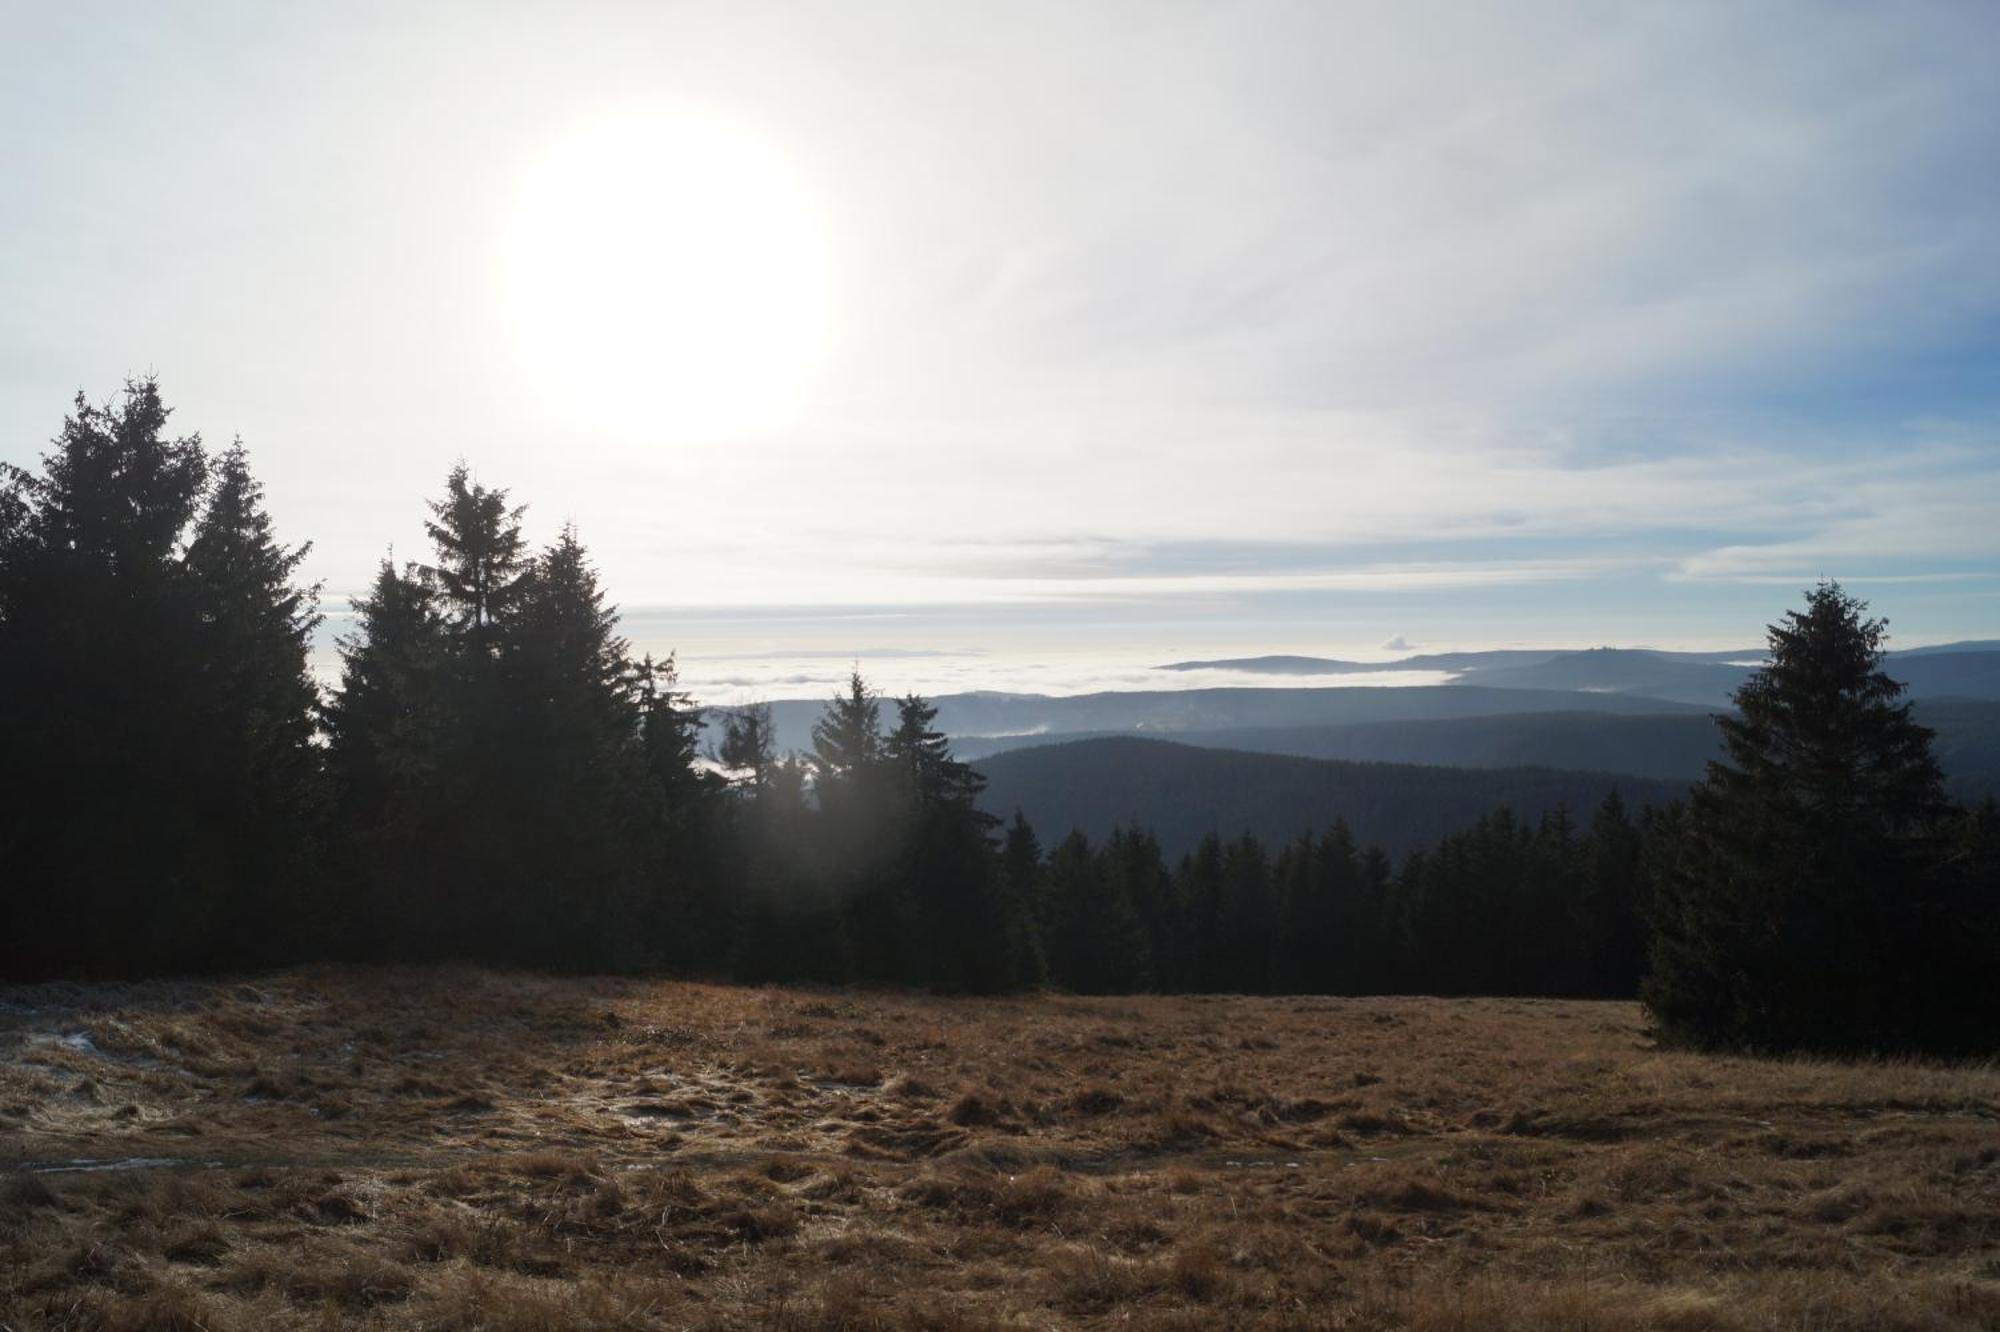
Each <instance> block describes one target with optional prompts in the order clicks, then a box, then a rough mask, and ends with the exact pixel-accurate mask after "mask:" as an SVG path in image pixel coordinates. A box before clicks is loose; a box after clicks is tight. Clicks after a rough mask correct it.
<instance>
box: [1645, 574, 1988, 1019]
mask: <svg viewBox="0 0 2000 1332" xmlns="http://www.w3.org/2000/svg"><path fill="white" fill-rule="evenodd" d="M1865 610H1866V607H1865V605H1864V603H1862V602H1860V601H1857V600H1856V599H1854V598H1853V597H1851V596H1849V595H1848V594H1847V593H1846V592H1844V591H1842V590H1841V588H1840V586H1839V585H1838V584H1837V583H1830V582H1829V583H1821V584H1820V585H1819V586H1818V587H1816V588H1814V589H1812V590H1811V591H1809V592H1808V593H1807V594H1806V604H1805V608H1804V609H1803V610H1799V611H1788V612H1787V613H1786V615H1785V617H1784V619H1783V620H1782V621H1780V622H1779V623H1778V624H1775V625H1772V626H1771V628H1770V649H1769V660H1768V662H1767V664H1766V665H1765V666H1764V667H1763V668H1762V669H1761V670H1759V671H1757V672H1756V673H1755V674H1754V675H1752V676H1751V677H1750V679H1749V680H1748V681H1747V682H1746V683H1745V684H1744V685H1743V687H1742V688H1741V689H1739V690H1738V691H1737V694H1736V706H1737V710H1738V715H1737V716H1734V717H1722V718H1719V719H1718V724H1719V725H1720V726H1721V729H1722V737H1723V747H1724V751H1725V757H1724V758H1723V759H1722V760H1719V761H1717V762H1714V763H1711V764H1710V765H1709V769H1708V774H1707V777H1706V778H1705V779H1704V780H1703V782H1702V783H1701V784H1700V785H1699V786H1698V787H1696V788H1695V790H1694V792H1693V794H1692V796H1691V797H1690V800H1689V805H1688V814H1687V830H1686V835H1685V837H1684V838H1683V840H1682V843H1681V846H1680V854H1679V857H1678V860H1677V863H1676V864H1675V865H1674V867H1673V870H1672V872H1671V873H1670V874H1669V875H1668V876H1666V879H1665V881H1664V884H1663V885H1662V891H1661V893H1660V900H1659V901H1658V902H1657V903H1656V904H1655V910H1654V917H1653V920H1654V935H1653V946H1652V959H1651V960H1652V970H1651V973H1650V974H1649V975H1648V977H1647V979H1646V982H1645V985H1644V989H1643V997H1644V999H1645V1001H1646V1004H1647V1006H1648V1008H1649V1009H1650V1010H1651V1012H1652V1015H1653V1017H1654V1019H1655V1021H1656V1022H1657V1023H1658V1025H1659V1028H1660V1030H1661V1032H1662V1033H1663V1035H1665V1036H1666V1037H1668V1038H1669V1039H1672V1040H1676V1041H1680V1042H1684V1043H1687V1044H1692V1045H1697V1046H1702V1047H1708V1048H1718V1047H1720V1048H1749V1049H1759V1050H1784V1049H1795V1048H1802V1047H1804V1048H1815V1049H1835V1050H1876V1051H1889V1050H1897V1049H1907V1048H1918V1047H1928V1046H1934V1045H1935V1044H1937V1041H1936V1040H1935V1039H1934V1034H1935V1031H1937V1030H1943V1029H1944V1028H1946V1027H1949V1026H1950V1025H1951V1024H1949V1023H1945V1024H1944V1025H1943V1027H1940V1026H1938V1025H1937V1024H1938V1023H1939V1021H1940V1017H1941V1015H1939V1014H1937V1013H1935V1012H1932V1011H1929V1007H1930V1006H1929V1005H1927V1004H1926V1003H1925V1002H1923V998H1924V995H1925V993H1926V992H1927V991H1926V981H1925V976H1924V972H1925V970H1926V969H1927V968H1928V967H1929V966H1930V965H1931V964H1932V962H1933V960H1934V958H1935V957H1936V956H1937V955H1938V954H1939V952H1940V951H1941V948H1942V945H1943V942H1944V941H1943V940H1941V939H1940V937H1939V936H1940V932H1941V931H1948V930H1951V929H1954V928H1956V926H1955V924H1954V923H1953V922H1951V921H1950V920H1948V919H1944V918H1942V917H1941V915H1940V913H1938V912H1937V911H1936V910H1935V909H1934V903H1935V900H1936V898H1937V896H1938V893H1939V891H1940V885H1941V882H1942V880H1941V875H1940V860H1941V858H1942V856H1941V851H1942V846H1943V842H1942V838H1941V829H1942V828H1943V826H1944V820H1945V817H1946V815H1947V813H1948V805H1947V802H1946V800H1945V797H1944V793H1943V788H1942V783H1941V779H1940V776H1939V772H1938V767H1937V763H1936V762H1935V760H1934V759H1933V758H1932V757H1931V752H1930V739H1931V736H1930V732H1929V731H1927V730H1926V729H1925V728H1923V727H1922V726H1919V725H1918V724H1917V723H1916V722H1915V721H1913V720H1912V719H1911V716H1910V707H1909V704H1908V703H1906V702H1903V701H1901V698H1900V696H1901V694H1902V692H1903V689H1902V686H1901V685H1899V684H1897V683H1896V682H1895V681H1894V680H1892V679H1891V678H1890V677H1889V676H1888V675H1887V674H1886V673H1885V672H1884V670H1883V669H1882V654H1883V648H1882V643H1883V636H1884V630H1885V628H1886V626H1885V624H1884V622H1883V621H1881V620H1871V619H1867V618H1865V617H1864V614H1863V613H1864V611H1865Z"/></svg>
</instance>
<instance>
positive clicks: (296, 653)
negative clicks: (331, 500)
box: [184, 440, 323, 963]
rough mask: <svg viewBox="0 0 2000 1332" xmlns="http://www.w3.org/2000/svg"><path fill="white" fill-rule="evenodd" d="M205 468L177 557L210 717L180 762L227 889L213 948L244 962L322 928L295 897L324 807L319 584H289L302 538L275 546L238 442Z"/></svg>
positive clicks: (302, 550) (303, 552) (301, 555)
mask: <svg viewBox="0 0 2000 1332" xmlns="http://www.w3.org/2000/svg"><path fill="white" fill-rule="evenodd" d="M212 477H213V485H212V488H211V491H210V493H209V496H208V502H207V504H206V506H205V507H204V509H203V512H202V516H201V518H200V520H199V522H197V524H196V525H195V529H194V538H193V540H192V541H191V542H190V543H189V545H188V550H187V555H186V558H185V561H184V567H185V568H186V571H187V573H188V576H189V584H190V589H191V592H192V595H193V596H194V599H195V605H196V614H197V616H198V621H199V627H198V629H197V637H198V642H199V648H198V652H199V655H198V664H197V670H198V673H199V682H200V685H201V688H202V698H201V702H200V705H199V706H200V707H201V708H202V710H203V712H204V713H205V715H206V723H205V725H204V727H203V730H204V733H205V736H206V741H205V743H204V744H203V745H202V747H201V748H200V749H199V750H198V751H196V752H195V753H193V754H191V755H189V761H188V764H187V767H186V768H185V769H184V772H185V773H186V775H187V777H188V778H189V779H196V778H197V777H199V778H204V779H205V781H206V786H207V789H208V790H209V791H210V792H211V796H210V808H211V810H212V811H213V813H214V826H213V827H212V829H211V831H210V834H209V836H210V856H209V859H210V863H211V864H213V865H215V866H216V867H217V872H218V874H219V875H220V876H221V880H222V882H223V883H225V884H227V885H228V888H227V889H226V894H227V895H226V896H225V897H224V898H223V900H222V901H221V902H220V910H221V912H222V915H223V916H224V917H225V920H226V925H225V927H224V928H223V929H221V930H219V931H218V932H217V937H216V938H215V939H214V940H213V946H214V954H213V956H214V957H215V960H216V961H217V962H218V963H221V962H225V961H231V962H237V963H241V962H242V961H245V960H272V959H274V958H275V957H276V956H278V955H279V954H281V953H283V952H286V951H296V950H297V949H298V948H299V947H300V946H301V945H303V943H304V942H305V939H306V938H307V932H308V931H316V930H318V929H319V928H320V926H319V923H318V922H317V921H309V920H308V919H306V917H307V916H308V914H310V913H311V912H312V910H313V906H314V904H312V903H309V902H308V901H307V899H306V898H305V897H304V895H303V894H304V891H305V888H306V883H307V877H308V873H309V870H310V868H311V867H312V866H314V865H315V864H316V863H317V851H318V840H319V834H320V831H321V828H320V819H321V815H322V805H323V783H322V780H321V778H322V773H321V764H320V754H319V750H318V747H317V746H316V745H315V744H314V731H315V723H314V713H315V711H316V710H317V708H318V704H319V687H318V685H317V684H316V683H315V682H314V680H313V678H312V673H311V669H310V667H309V665H308V661H307V655H308V650H309V644H310V640H311V637H312V633H313V630H314V629H315V628H317V627H318V625H319V623H320V617H319V615H318V613H317V599H318V592H319V589H318V588H317V587H301V586H298V585H297V584H296V575H297V572H298V569H299V566H300V565H301V564H302V563H303V562H304V561H305V558H306V556H307V554H308V552H309V551H310V549H311V547H310V546H309V545H307V546H298V547H295V548H292V549H287V548H285V547H283V546H281V545H280V544H279V543H278V541H277V538H276V536H275V535H274V532H273V529H272V524H271V519H270V516H269V515H268V514H267V513H266V512H265V511H264V507H263V487H262V486H260V485H259V484H258V482H257V480H256V478H255V477H253V476H252V475H251V473H250V467H249V461H248V457H247V455H246V453H245V451H244V448H243V443H242V441H241V440H238V441H236V442H235V443H234V444H232V445H231V446H230V447H229V448H228V449H227V450H225V451H224V452H223V454H222V456H221V457H220V458H218V459H216V460H215V464H214V466H213V468H212Z"/></svg>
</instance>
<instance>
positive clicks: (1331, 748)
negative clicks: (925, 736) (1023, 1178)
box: [958, 698, 2000, 800]
mask: <svg viewBox="0 0 2000 1332" xmlns="http://www.w3.org/2000/svg"><path fill="white" fill-rule="evenodd" d="M1916 717H1917V720H1918V721H1920V722H1922V723H1923V724H1924V725H1926V726H1929V727H1931V728H1932V729H1933V730H1935V731H1936V732H1937V740H1936V745H1935V748H1936V752H1937V756H1938V762H1939V763H1940V765H1941V766H1942V767H1943V768H1944V771H1945V778H1946V782H1947V785H1948V787H1949V788H1950V790H1951V791H1952V793H1953V794H1954V795H1956V796H1958V797H1959V798H1960V799H1968V800H1970V799H1978V798H1980V797H1982V796H1985V795H1986V794H1988V793H2000V702H1990V701H1986V700H1982V699H1952V698H1941V699H1923V700H1919V701H1918V702H1917V704H1916ZM1075 738H1077V739H1083V738H1087V737H1081V736H1079V737H1075ZM1088 738H1098V737H1088ZM1172 739H1173V740H1174V741H1175V742H1176V743H1179V744H1186V745H1198V746H1200V747H1202V748H1206V749H1234V750H1240V751H1243V752H1247V753H1259V754H1290V755H1293V756H1295V757H1300V758H1321V759H1341V760H1346V761H1351V762H1367V763H1416V764H1428V765H1434V766H1445V767H1460V768H1520V767H1529V768H1559V769H1568V770H1574V771H1585V772H1621V773H1631V774H1633V775H1635V776H1640V777H1653V778H1658V779H1660V780H1663V781H1693V780H1696V779H1698V778H1699V777H1700V776H1701V774H1702V771H1703V768H1704V766H1705V765H1706V764H1707V762H1708V760H1710V759H1711V758H1716V757H1719V756H1720V754H1721V752H1722V749H1721V743H1720V737H1719V735H1718V733H1717V731H1716V729H1715V723H1714V721H1713V720H1712V718H1711V715H1710V714H1709V713H1707V712H1692V713H1690V712H1680V713H1637V714H1620V713H1612V712H1577V711H1564V712H1522V713H1508V714H1500V715H1494V716H1484V717H1448V718H1439V719H1416V720H1406V721H1389V722H1361V723H1356V724H1350V725H1335V726H1289V727H1288V726H1264V727H1254V726H1253V727H1233V728H1223V729H1218V730H1205V731H1181V732H1177V733H1175V734H1174V735H1173V737H1172ZM1046 743H1047V740H1046V739H1045V738H1038V737H1012V738H999V739H985V740H977V739H975V740H970V741H962V742H960V744H959V746H958V749H959V752H960V754H961V755H962V756H963V757H967V758H971V759H975V760H976V759H981V758H984V757H986V756H987V755H990V754H997V753H1002V752H1005V751H1006V750H1009V749H1022V748H1026V747H1028V746H1031V745H1038V744H1046Z"/></svg>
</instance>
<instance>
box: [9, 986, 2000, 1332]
mask: <svg viewBox="0 0 2000 1332" xmlns="http://www.w3.org/2000/svg"><path fill="white" fill-rule="evenodd" d="M0 1326H4V1327H5V1328H8V1329H13V1330H14V1332H25V1329H28V1328H42V1327H61V1328H79V1329H85V1328H105V1329H121V1330H127V1332H129V1330H132V1329H154V1328H157V1329H168V1328H172V1329H194V1328H206V1329H254V1328H332V1327H418V1328H437V1329H468V1330H469V1329H485V1328H490V1329H506V1330H508V1332H513V1330H515V1329H543V1328H569V1327H588V1328H779V1329H798V1330H800V1332H805V1330H807V1329H834V1328H884V1329H894V1328H911V1329H915V1328H985V1327H1069V1326H1081V1327H1112V1326H1116V1327H1132V1328H1183V1329H1195V1328H1212V1327H1264V1328H1392V1327H1418V1328H1438V1329H1443V1328H1451V1329H1479V1328H1495V1327H1528V1328H1565V1329H1622V1328H1636V1327H1663V1328H1675V1329H1687V1330H1689V1332H1693V1330H1695V1329H1710V1328H1717V1329H1728V1328H1761V1327H1796V1328H1813V1329H1842V1328H1854V1329H1889V1328H1937V1329H1947V1328H1994V1327H2000V1071H1996V1070H1995V1069H1994V1068H1992V1067H1990V1066H1988V1067H1978V1068H1967V1067H1957V1068H1950V1067H1934V1066H1922V1065H1886V1066H1885V1065H1851V1064H1840V1063H1824V1062H1804V1061H1798V1062H1757V1061H1751V1060H1741V1059H1717V1058H1706V1057H1700V1056H1694V1055H1686V1054H1677V1053H1665V1052H1661V1051H1659V1050H1657V1049H1655V1048H1654V1047H1653V1045H1652V1043H1651V1042H1650V1041H1649V1040H1648V1039H1647V1037H1646V1035H1645V1033H1644V1030H1643V1024H1642V1021H1641V1017H1640V1014H1639V1012H1638V1010H1637V1009H1636V1008H1634V1007H1633V1006H1631V1005H1628V1004H1604V1003H1564V1002H1528V1001H1510V1000H1466V1001H1453V1000H1438V999H1359V1000H1348V999H1319V998H1299V999H1239V998H1133V999H1125V998H1119V999H1072V998H1060V997H1046V996H1037V997H1027V998H1020V999H1003V1000H939V999H930V998H922V997H917V996H904V995H874V994H858V995H857V994H845V993H815V992H809V991H798V990H783V989H769V990H744V989H730V988H725V987H719V986H705V985H685V984H668V983H650V982H641V981H611V980H604V981H595V980H593V981H567V980H546V979H539V978H524V977H519V976H505V975H496V974H492V973H487V972H480V971H472V970H447V971H418V970H409V971H395V970H384V971H372V970H324V971H310V972H298V973H289V974H285V975H280V976H275V977H268V978H262V979H258V980H256V981H254V982H251V983H236V982H230V983H218V984H196V983H177V984H152V985H140V986H69V985H59V986H46V987H39V988H34V989H15V990H11V991H0Z"/></svg>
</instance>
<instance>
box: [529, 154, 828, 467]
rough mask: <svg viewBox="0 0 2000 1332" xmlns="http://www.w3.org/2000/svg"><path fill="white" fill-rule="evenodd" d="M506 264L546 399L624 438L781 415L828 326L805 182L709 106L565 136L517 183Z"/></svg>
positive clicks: (731, 429)
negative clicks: (703, 111)
mask: <svg viewBox="0 0 2000 1332" xmlns="http://www.w3.org/2000/svg"><path fill="white" fill-rule="evenodd" d="M508 265H509V270H510V271H509V273H508V281H509V295H510V299H511V305H512V317H513V322H514V328H515V334H516V337H517V340H518V342H519V345H520V349H521V352H522V356H523V358H524V361H525V365H526V369H527V373H528V374H529V376H530V377H531V378H532V380H533V381H534V382H535V384H536V386H537V387H538V388H539V389H540V390H541V391H542V393H543V394H544V396H545V398H546V400H547V402H548V405H549V408H550V410H551V411H552V412H554V413H556V414H557V415H558V416H559V417H561V418H562V419H565V420H571V421H579V422H588V423H589V424H591V425H593V426H596V427H598V428H601V429H605V430H609V431H613V432H615V433H618V434H620V435H623V436H625V437H628V438H633V439H643V440H647V441H654V440H675V439H682V440H685V439H700V438H715V437H722V436H732V435H741V434H746V433H754V432H756V431H759V430H766V429H770V428H772V427H774V426H777V425H780V424H782V423H784V422H785V421H786V420H787V419H788V418H789V417H790V416H791V415H792V414H793V413H794V412H795V411H796V409H797V407H798V402H799V398H800V396H801V393H802V391H803V389H804V387H805V383H806V380H807V378H808V377H809V375H810V374H811V372H812V369H813V366H814V362H815V361H816V359H817V357H818V353H819V350H820V345H821V343H822V341H823V337H824V332H825V323H826V314H827V310H826V305H827V282H828V277H827V245H826V238H825V235H824V233H823V230H822V227H821V223H820V220H819V218H818V217H817V216H816V215H815V212H814V209H813V207H812V201H811V199H810V197H809V196H808V194H807V192H806V190H805V189H804V188H803V187H802V186H801V184H800V183H799V181H798V180H797V179H796V178H795V177H794V175H793V174H792V172H791V171H790V170H789V169H788V167H787V166H786V164H785V162H784V161H783V160H782V158H780V157H779V156H778V155H777V154H776V153H775V152H773V151H772V150H771V149H770V148H769V147H768V146H766V145H764V144H762V143H760V142H759V141H757V140H756V139H755V138H753V137H751V136H749V135H747V134H743V133H741V132H739V131H736V130H733V129H731V128H729V127H727V126H724V125H721V124H718V123H716V122H714V121H712V120H708V119H703V118H696V117H690V116H674V115H666V114H645V115H632V116H628V117H625V118H623V119H619V120H615V121H611V122H607V123H604V124H601V125H598V126H596V127H595V128H593V129H591V130H589V131H587V132H585V133H581V134H578V135H576V136H574V137H572V138H570V139H568V140H566V141H564V142H562V143H561V144H559V145H557V146H556V148H555V149H554V150H553V151H552V152H550V153H549V154H547V155H546V156H545V157H544V158H543V159H542V160H541V161H539V162H537V163H536V164H535V165H534V166H533V167H532V168H531V169H530V170H529V172H528V174H527V176H526V177H525V179H524V181H523V183H522V188H521V193H520V198H519V202H518V204H517V206H516V210H515V216H514V225H513V230H512V235H511V243H510V246H509V251H508Z"/></svg>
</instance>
